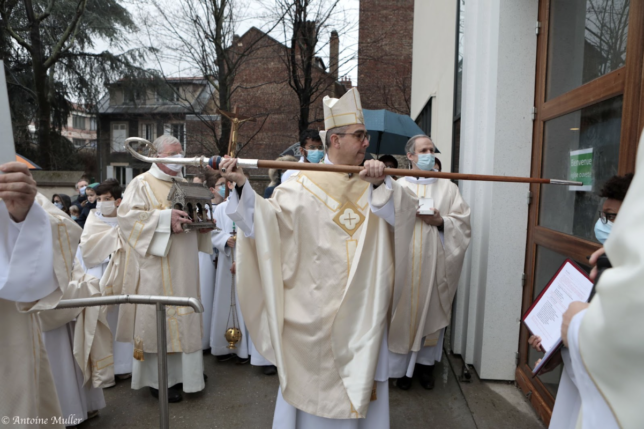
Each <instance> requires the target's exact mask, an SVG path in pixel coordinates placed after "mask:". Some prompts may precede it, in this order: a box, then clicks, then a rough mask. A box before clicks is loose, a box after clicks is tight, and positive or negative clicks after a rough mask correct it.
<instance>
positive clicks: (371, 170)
mask: <svg viewBox="0 0 644 429" xmlns="http://www.w3.org/2000/svg"><path fill="white" fill-rule="evenodd" d="M385 177H387V176H386V175H385V164H384V163H383V162H381V161H377V160H375V159H370V160H369V161H365V163H364V169H363V170H362V171H361V172H360V178H361V179H362V180H364V181H365V182H369V183H371V184H372V185H375V186H378V185H381V184H382V182H384V181H385Z"/></svg>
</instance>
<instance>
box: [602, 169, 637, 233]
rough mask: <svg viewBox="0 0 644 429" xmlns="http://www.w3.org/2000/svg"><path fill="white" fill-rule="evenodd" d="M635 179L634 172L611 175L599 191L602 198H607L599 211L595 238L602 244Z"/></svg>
mask: <svg viewBox="0 0 644 429" xmlns="http://www.w3.org/2000/svg"><path fill="white" fill-rule="evenodd" d="M632 180H633V174H627V175H625V176H613V177H611V178H610V179H609V180H608V181H607V182H606V183H604V186H603V187H602V189H601V191H600V192H599V196H600V197H601V198H606V200H605V201H604V204H603V205H602V209H601V210H600V211H599V219H597V222H596V223H595V238H597V241H599V242H600V243H601V244H602V245H603V244H604V243H605V242H606V240H607V239H608V235H609V234H610V231H611V229H612V227H613V222H615V218H616V217H617V213H618V212H619V209H620V207H621V206H622V201H624V198H625V197H626V192H627V191H628V187H629V186H630V184H631V181H632Z"/></svg>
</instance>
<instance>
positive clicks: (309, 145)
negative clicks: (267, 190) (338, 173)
mask: <svg viewBox="0 0 644 429" xmlns="http://www.w3.org/2000/svg"><path fill="white" fill-rule="evenodd" d="M300 152H301V153H302V156H301V157H300V160H299V161H298V162H305V163H306V162H308V163H311V164H318V163H319V162H320V161H322V159H324V145H323V144H322V139H321V138H320V132H319V131H318V130H304V131H302V134H301V135H300ZM297 171H299V170H286V171H285V172H284V173H283V174H282V178H281V180H280V183H284V182H286V181H287V180H288V178H289V177H291V176H292V175H293V174H294V173H296V172H297Z"/></svg>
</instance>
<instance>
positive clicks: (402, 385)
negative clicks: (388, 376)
mask: <svg viewBox="0 0 644 429" xmlns="http://www.w3.org/2000/svg"><path fill="white" fill-rule="evenodd" d="M396 387H397V388H399V389H400V390H409V389H410V388H411V378H409V377H402V378H399V379H398V380H396Z"/></svg>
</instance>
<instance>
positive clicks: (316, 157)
mask: <svg viewBox="0 0 644 429" xmlns="http://www.w3.org/2000/svg"><path fill="white" fill-rule="evenodd" d="M322 158H324V151H323V150H320V149H308V150H307V151H306V159H307V160H308V161H309V162H310V163H311V164H319V162H320V160H321V159H322Z"/></svg>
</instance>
